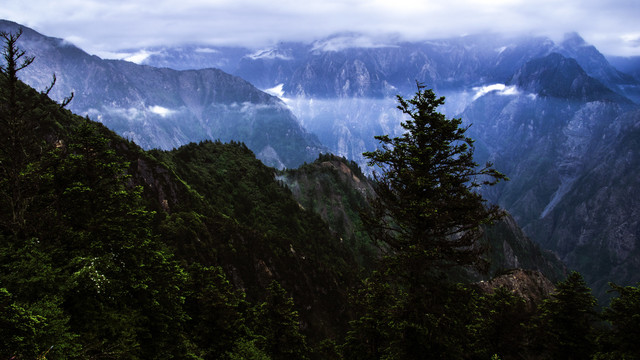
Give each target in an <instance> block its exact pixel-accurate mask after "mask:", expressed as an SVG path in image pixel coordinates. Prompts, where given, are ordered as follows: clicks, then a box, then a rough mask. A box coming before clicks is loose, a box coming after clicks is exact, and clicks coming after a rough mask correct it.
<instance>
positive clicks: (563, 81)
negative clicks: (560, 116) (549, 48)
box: [510, 52, 626, 102]
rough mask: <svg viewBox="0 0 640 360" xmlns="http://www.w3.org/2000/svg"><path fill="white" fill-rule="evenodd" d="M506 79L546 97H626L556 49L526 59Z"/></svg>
mask: <svg viewBox="0 0 640 360" xmlns="http://www.w3.org/2000/svg"><path fill="white" fill-rule="evenodd" d="M510 83H511V84H513V85H516V86H518V88H520V89H523V90H525V91H527V92H532V93H535V94H538V95H541V96H546V97H555V98H563V99H573V100H580V101H587V102H588V101H601V100H605V101H606V100H616V101H623V102H625V101H626V99H624V98H623V97H622V96H620V95H618V94H616V93H614V92H613V91H612V90H611V89H609V88H607V87H606V86H605V85H603V84H602V83H601V82H600V81H598V80H597V79H594V78H592V77H590V76H589V75H588V74H587V73H586V72H585V71H584V69H583V68H582V67H581V66H580V64H578V62H577V61H576V60H575V59H572V58H567V57H565V56H564V55H562V54H560V53H557V52H553V53H551V54H549V55H547V56H544V57H541V58H537V59H533V60H531V61H529V62H527V63H526V64H525V65H524V66H522V67H521V68H520V70H518V71H517V72H516V73H515V75H514V76H513V78H512V79H511V81H510Z"/></svg>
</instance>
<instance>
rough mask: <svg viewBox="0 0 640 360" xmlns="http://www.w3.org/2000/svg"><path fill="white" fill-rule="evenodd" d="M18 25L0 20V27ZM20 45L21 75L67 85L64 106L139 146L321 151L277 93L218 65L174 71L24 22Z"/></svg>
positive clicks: (282, 157)
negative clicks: (223, 144)
mask: <svg viewBox="0 0 640 360" xmlns="http://www.w3.org/2000/svg"><path fill="white" fill-rule="evenodd" d="M19 28H20V26H19V25H18V24H15V23H12V22H8V21H1V22H0V31H6V32H11V33H15V32H17V31H18V29H19ZM23 29H24V33H23V34H22V36H21V43H20V46H21V48H22V49H23V50H25V51H26V52H27V53H28V54H30V56H33V57H35V61H34V63H33V64H32V66H30V67H29V68H27V69H25V71H24V72H23V73H22V74H21V76H22V77H21V79H22V80H23V81H25V82H27V83H28V84H30V85H32V86H33V87H34V88H37V89H44V88H45V87H46V86H47V85H48V84H49V82H50V81H51V74H55V75H56V77H57V82H56V86H55V87H54V88H53V90H52V92H51V93H50V95H51V96H52V98H54V99H62V98H64V97H66V96H68V95H69V94H70V93H72V92H73V94H74V99H73V102H72V103H71V104H70V106H69V109H70V110H72V111H74V112H75V113H77V114H80V115H83V116H89V117H90V118H92V119H95V120H97V121H100V122H102V123H103V124H105V125H106V126H108V127H109V128H111V129H113V130H114V131H116V132H118V133H119V134H121V135H122V136H124V137H126V138H128V139H130V140H133V141H135V142H136V143H137V144H139V145H141V146H142V147H143V148H146V149H150V148H160V149H172V148H177V147H179V146H181V145H184V144H187V143H189V142H192V141H201V140H206V139H209V140H222V141H230V140H236V141H243V142H245V143H246V144H247V146H249V147H250V148H251V149H252V150H253V151H254V152H255V153H256V154H257V156H258V157H259V158H260V159H261V160H262V161H263V162H265V163H266V164H268V165H271V166H274V167H277V168H283V167H295V166H298V165H300V164H302V163H303V162H305V161H312V160H313V159H315V158H316V157H317V155H318V154H319V153H320V152H323V151H326V148H324V147H323V146H322V145H321V144H320V142H319V141H318V139H317V138H316V137H315V136H313V135H312V134H310V133H308V132H307V131H306V130H305V129H304V128H302V127H301V126H300V125H299V123H298V121H297V120H296V118H295V116H294V115H293V114H292V113H291V111H290V110H289V109H288V108H287V107H286V106H285V104H284V103H283V102H282V101H280V100H279V99H278V98H276V97H274V96H271V95H269V94H266V93H264V92H262V91H260V90H258V89H257V88H255V87H254V86H253V85H251V84H250V83H248V82H247V81H245V80H243V79H241V78H238V77H236V76H232V75H229V74H227V73H225V72H223V71H221V70H218V69H203V70H192V71H176V70H172V69H168V68H154V67H150V66H142V65H136V64H134V63H131V62H126V61H109V60H102V59H100V58H98V57H96V56H91V55H89V54H87V53H85V52H84V51H82V50H80V49H78V48H77V47H75V46H73V45H72V44H70V43H67V42H65V41H63V40H61V39H55V38H49V37H46V36H43V35H41V34H38V33H37V32H35V31H33V30H31V29H28V28H24V27H23Z"/></svg>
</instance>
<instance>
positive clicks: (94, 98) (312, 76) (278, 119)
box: [0, 22, 640, 295]
mask: <svg viewBox="0 0 640 360" xmlns="http://www.w3.org/2000/svg"><path fill="white" fill-rule="evenodd" d="M0 29H2V30H11V29H14V30H15V29H17V25H16V24H12V23H8V22H2V23H0ZM21 45H22V46H23V47H24V48H25V49H26V50H27V51H28V52H29V53H31V54H33V55H34V56H36V59H40V60H36V62H34V64H33V66H32V68H33V69H32V71H31V72H29V73H27V74H26V75H25V77H24V80H25V81H26V82H27V83H30V84H31V85H33V86H34V87H36V88H44V87H45V86H46V85H47V84H48V81H49V80H48V76H50V74H51V73H52V72H55V73H56V75H57V78H58V85H59V86H56V88H55V89H56V93H54V94H53V95H54V96H57V97H58V98H62V97H63V96H67V95H68V94H69V93H70V92H71V91H73V92H74V94H75V98H74V100H73V102H72V104H71V105H70V106H71V109H72V110H74V111H76V112H78V113H79V114H82V115H87V116H89V117H90V118H94V119H96V120H98V121H101V122H103V123H104V124H105V125H107V126H109V127H111V128H112V129H114V130H115V131H116V132H118V133H120V134H122V135H124V136H125V137H127V138H129V139H132V140H134V141H135V142H136V143H138V144H140V145H142V146H143V147H145V148H154V147H157V148H164V149H170V148H173V147H177V146H179V145H181V144H184V143H187V142H189V141H199V140H203V139H207V138H208V139H221V140H223V141H228V140H235V141H243V142H245V143H246V144H247V146H248V147H249V148H250V149H252V150H253V151H254V152H255V153H256V155H257V156H258V158H260V159H261V160H262V161H264V162H265V163H266V164H268V165H270V166H274V167H278V168H284V167H287V168H293V167H296V166H298V165H300V164H301V163H303V162H311V161H313V159H315V158H316V157H317V155H318V154H319V153H321V152H327V151H330V152H332V153H334V154H336V155H339V156H344V157H346V158H348V159H350V160H353V161H355V163H356V164H358V165H360V166H362V168H363V171H364V172H365V173H367V174H370V173H371V171H372V169H369V168H367V167H366V164H365V161H364V158H363V157H362V152H364V151H370V150H373V149H374V148H375V146H376V145H377V144H376V141H375V140H374V138H373V136H374V135H381V134H390V135H392V136H394V135H398V134H400V132H401V131H402V129H401V127H400V126H399V124H400V121H401V120H403V119H402V117H401V114H400V113H399V112H398V111H397V110H396V109H395V104H396V100H395V95H401V96H404V97H408V96H411V94H412V93H413V92H414V91H415V89H416V82H419V83H422V84H425V85H427V86H428V87H430V88H433V89H434V90H435V91H436V93H437V94H439V95H444V96H446V98H447V102H446V104H445V106H444V107H443V108H442V111H443V112H445V113H446V114H447V115H448V116H455V117H461V118H462V119H463V121H464V123H465V124H467V125H471V126H470V128H469V132H468V133H469V135H470V136H471V137H472V138H474V139H475V140H476V144H475V145H476V159H477V161H478V162H480V163H483V162H485V161H491V162H493V163H494V165H495V167H496V168H497V169H498V170H500V171H502V172H504V173H505V174H506V175H507V176H509V177H510V179H511V181H509V182H507V183H505V184H502V185H500V186H498V187H495V188H493V189H487V190H485V191H484V193H483V194H484V195H485V197H486V198H488V199H489V200H490V201H491V202H494V203H497V204H499V205H500V206H502V207H504V208H505V209H507V210H508V211H509V212H510V213H511V214H512V215H513V218H514V219H515V221H516V222H517V223H518V224H520V225H521V226H523V228H524V231H525V232H526V234H527V235H528V236H529V237H531V238H532V239H534V240H535V241H536V242H537V243H538V244H540V245H541V246H543V247H544V248H547V249H551V250H553V251H555V252H556V253H557V254H558V255H559V256H560V257H561V258H562V259H563V260H564V261H565V262H566V263H567V264H568V265H569V267H570V268H574V269H577V270H579V271H581V272H582V273H583V274H585V278H586V279H587V280H588V281H589V283H590V284H591V286H593V287H594V288H595V290H596V292H597V293H599V294H600V295H602V294H603V293H604V290H605V285H606V282H607V281H615V282H619V283H621V284H629V283H635V282H637V281H638V280H640V278H638V276H637V274H638V273H640V272H639V271H640V253H639V252H638V250H637V249H638V247H639V246H638V245H637V244H638V241H639V240H638V236H640V228H638V223H637V221H635V219H636V217H637V216H635V215H636V214H637V212H638V211H640V207H639V206H640V203H638V201H636V200H635V199H636V196H635V195H634V193H633V191H634V189H635V188H636V185H637V184H636V183H637V180H636V179H637V178H638V177H639V175H640V174H639V171H640V168H639V167H638V166H637V164H636V162H635V159H636V158H637V156H636V153H637V152H638V150H639V149H638V144H637V142H636V141H635V137H634V134H636V132H637V128H638V122H639V121H640V117H639V116H640V112H639V110H640V107H639V106H638V104H637V101H638V100H639V99H640V97H639V94H640V81H639V80H638V78H637V72H634V71H636V70H637V66H636V65H634V64H636V63H634V62H633V61H632V60H628V61H626V62H625V61H622V60H620V59H618V61H615V59H613V60H612V63H613V64H616V66H619V65H618V64H626V67H624V68H622V67H620V68H621V69H624V70H625V71H628V73H627V72H622V71H620V70H618V68H616V67H614V66H613V65H612V63H610V62H609V60H608V59H607V58H606V57H605V56H604V55H602V54H601V53H600V52H599V51H598V50H597V49H596V48H595V47H593V46H591V45H589V44H587V43H586V42H585V41H584V40H583V39H582V38H580V36H579V35H577V34H568V35H567V36H566V37H565V39H564V40H563V41H561V42H558V43H556V42H554V41H552V40H550V39H548V38H544V37H504V36H497V35H476V36H464V37H459V38H453V39H443V40H433V41H426V42H414V43H408V42H396V41H393V40H390V41H383V42H375V41H373V40H370V39H367V38H364V37H363V36H360V35H358V34H339V35H336V36H333V37H330V38H327V39H323V40H318V41H315V42H312V43H280V44H278V45H276V46H273V47H270V48H265V49H245V48H239V47H212V46H204V45H191V46H181V47H175V48H154V49H133V50H131V51H130V52H131V54H134V53H135V54H137V55H140V54H142V55H143V56H141V57H137V58H136V61H137V62H140V63H141V64H134V63H131V62H126V61H115V60H101V59H99V58H97V57H95V56H90V55H87V54H86V53H84V52H82V51H81V50H79V49H77V48H75V47H73V46H72V45H70V44H67V43H65V42H64V41H62V40H59V39H51V38H47V37H44V36H42V35H39V34H37V33H35V32H32V31H30V30H28V29H25V34H24V42H23V43H22V44H21ZM131 59H134V58H133V57H132V58H131ZM634 66H635V67H634ZM213 67H217V68H219V69H221V70H217V69H213ZM170 68H173V69H170ZM633 69H636V70H633ZM229 74H232V75H229ZM243 79H244V80H243ZM89 80H90V81H89ZM252 84H253V85H252ZM258 89H263V90H264V91H260V90H258ZM316 136H317V137H316Z"/></svg>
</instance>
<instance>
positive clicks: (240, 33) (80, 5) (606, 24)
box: [0, 0, 640, 55]
mask: <svg viewBox="0 0 640 360" xmlns="http://www.w3.org/2000/svg"><path fill="white" fill-rule="evenodd" d="M639 15H640V2H639V1H637V0H563V1H561V2H560V1H557V0H537V1H528V0H483V1H478V0H448V1H447V2H446V3H444V2H437V1H415V0H395V1H393V2H390V1H388V0H307V1H294V0H272V1H268V2H267V1H263V0H216V1H210V0H180V1H177V0H136V1H121V0H60V1H56V2H51V1H49V0H30V1H5V3H3V5H2V6H1V7H0V18H4V19H8V20H12V21H16V22H19V23H21V24H23V25H26V26H29V27H33V28H35V29H36V30H37V31H40V32H42V33H44V34H46V35H49V36H55V37H60V38H64V39H67V40H69V41H71V42H73V43H74V44H76V45H78V46H79V47H81V48H83V49H85V50H87V51H88V52H90V53H94V54H96V53H100V52H102V53H104V52H120V50H121V49H136V48H144V47H150V46H159V45H176V44H184V43H191V44H205V45H206V44H211V45H243V46H250V47H254V48H262V47H265V46H269V45H273V44H274V43H276V42H277V41H307V42H313V41H315V40H318V39H321V38H325V37H328V36H330V35H333V34H336V33H343V32H356V33H363V34H366V35H368V36H370V37H374V38H376V37H377V36H380V35H386V34H396V35H398V37H399V38H401V39H404V40H427V39H437V38H443V37H452V36H459V35H463V34H473V33H479V32H487V31H490V32H496V33H506V34H521V33H527V34H536V35H546V36H551V37H553V38H559V37H561V35H562V34H564V33H565V32H569V31H576V32H578V33H579V34H580V35H582V36H583V37H584V38H585V40H586V41H587V42H589V43H592V44H594V45H596V47H598V48H599V49H600V50H601V51H603V52H604V53H607V54H625V55H631V54H636V55H640V43H639V41H638V40H639V37H638V36H637V35H638V34H640V22H639V21H638V20H637V19H638V17H639ZM355 44H356V45H364V46H367V45H376V43H375V42H374V43H372V44H366V43H357V42H356V43H355ZM340 45H341V44H340V43H335V44H331V46H340ZM325 48H327V47H325ZM329 48H330V47H329Z"/></svg>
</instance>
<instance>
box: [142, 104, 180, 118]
mask: <svg viewBox="0 0 640 360" xmlns="http://www.w3.org/2000/svg"><path fill="white" fill-rule="evenodd" d="M147 110H148V111H149V112H151V113H153V114H156V115H160V116H162V117H167V116H169V115H171V114H173V113H175V110H170V109H167V108H165V107H162V106H159V105H154V106H149V107H147Z"/></svg>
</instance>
